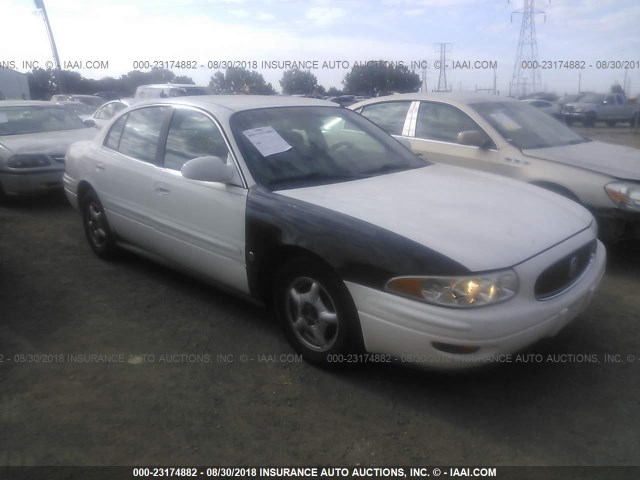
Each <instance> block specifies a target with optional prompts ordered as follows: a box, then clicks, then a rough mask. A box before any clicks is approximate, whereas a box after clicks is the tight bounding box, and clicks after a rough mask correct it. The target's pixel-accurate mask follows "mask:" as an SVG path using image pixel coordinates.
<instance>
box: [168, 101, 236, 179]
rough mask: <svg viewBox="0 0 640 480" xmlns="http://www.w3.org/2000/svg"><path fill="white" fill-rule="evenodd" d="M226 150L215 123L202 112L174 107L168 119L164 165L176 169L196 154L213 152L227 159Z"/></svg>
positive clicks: (201, 154) (196, 155)
mask: <svg viewBox="0 0 640 480" xmlns="http://www.w3.org/2000/svg"><path fill="white" fill-rule="evenodd" d="M228 152H229V150H228V149H227V145H226V144H225V142H224V137H223V136H222V134H221V133H220V130H219V129H218V127H217V126H216V125H215V123H213V122H212V121H211V119H210V118H209V117H207V116H206V115H204V114H203V113H200V112H197V111H194V110H189V109H177V110H176V111H175V112H174V114H173V118H172V119H171V126H170V127H169V134H168V135H167V146H166V149H165V153H164V166H165V168H170V169H172V170H180V169H181V168H182V165H184V164H185V162H187V161H189V160H192V159H194V158H197V157H208V156H215V157H220V158H221V159H222V160H224V161H226V160H227V154H228Z"/></svg>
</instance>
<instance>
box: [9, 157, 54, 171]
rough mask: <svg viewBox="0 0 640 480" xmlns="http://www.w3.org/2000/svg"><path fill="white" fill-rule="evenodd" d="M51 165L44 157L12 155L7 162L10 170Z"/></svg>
mask: <svg viewBox="0 0 640 480" xmlns="http://www.w3.org/2000/svg"><path fill="white" fill-rule="evenodd" d="M47 165H51V161H50V160H49V158H48V157H47V156H46V155H14V156H13V157H11V158H10V159H9V161H8V162H7V166H9V167H11V168H37V167H46V166H47Z"/></svg>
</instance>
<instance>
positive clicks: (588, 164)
mask: <svg viewBox="0 0 640 480" xmlns="http://www.w3.org/2000/svg"><path fill="white" fill-rule="evenodd" d="M349 108H350V109H353V110H355V111H357V112H359V113H361V114H362V115H363V116H365V117H366V118H368V119H370V120H371V121H373V122H375V123H376V124H378V125H379V126H380V127H382V128H384V129H385V130H386V131H387V132H389V133H391V134H392V135H394V136H396V137H397V138H400V139H403V141H404V142H407V143H408V144H409V145H410V148H411V149H412V150H413V151H414V152H415V153H416V154H418V155H422V156H424V158H426V159H427V160H431V161H434V162H438V163H446V164H450V165H456V166H460V167H466V168H472V169H475V170H482V171H485V172H489V173H495V174H499V175H504V176H507V177H511V178H514V179H517V180H522V181H524V182H527V183H530V184H532V185H538V186H540V187H543V188H546V189H547V190H551V191H553V192H556V193H558V194H560V195H563V196H565V197H567V198H570V199H572V200H574V201H576V202H578V203H580V204H582V205H584V206H586V207H587V208H589V209H590V210H591V211H592V212H593V213H594V214H595V215H596V217H597V219H598V224H599V227H600V235H601V238H603V239H605V240H608V241H612V242H613V241H616V240H620V239H622V238H625V237H634V238H640V150H638V149H635V148H631V147H623V146H620V145H613V144H609V143H603V142H597V141H592V140H590V139H588V138H585V137H582V136H580V135H578V134H576V133H574V132H573V131H572V130H571V129H569V128H568V127H567V126H566V125H564V124H562V123H561V122H559V121H556V120H554V119H553V118H550V117H549V116H548V115H545V114H544V113H542V112H540V111H539V110H537V109H536V108H534V107H531V106H530V105H527V103H526V102H521V101H518V100H514V99H509V98H503V97H497V96H487V95H478V94H419V93H416V94H413V93H411V94H403V95H393V96H389V97H383V98H374V99H370V100H365V101H363V102H359V103H356V104H354V105H351V106H349Z"/></svg>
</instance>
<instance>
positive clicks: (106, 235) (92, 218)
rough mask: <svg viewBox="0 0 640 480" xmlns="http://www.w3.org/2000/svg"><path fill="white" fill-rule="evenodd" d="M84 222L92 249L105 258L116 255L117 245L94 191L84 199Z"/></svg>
mask: <svg viewBox="0 0 640 480" xmlns="http://www.w3.org/2000/svg"><path fill="white" fill-rule="evenodd" d="M82 224H83V226H84V232H85V234H86V236H87V240H88V241H89V245H90V246H91V249H92V250H93V251H94V252H95V254H96V255H98V256H99V257H100V258H103V259H105V260H107V259H111V258H113V257H115V255H116V251H117V246H116V242H115V238H114V236H113V233H112V232H111V229H110V228H109V223H108V222H107V216H106V214H105V213H104V208H103V207H102V203H100V200H99V199H98V196H97V195H96V193H95V192H94V191H90V192H89V193H87V194H86V195H85V197H84V198H83V199H82Z"/></svg>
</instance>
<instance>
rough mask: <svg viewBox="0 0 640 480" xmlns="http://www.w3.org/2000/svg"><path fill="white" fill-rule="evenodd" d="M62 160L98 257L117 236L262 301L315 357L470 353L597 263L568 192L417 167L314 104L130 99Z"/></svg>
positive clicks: (411, 359)
mask: <svg viewBox="0 0 640 480" xmlns="http://www.w3.org/2000/svg"><path fill="white" fill-rule="evenodd" d="M66 159H67V165H66V166H67V171H66V174H65V176H64V184H65V191H66V194H67V197H68V198H69V201H70V202H71V204H72V205H73V206H74V207H75V208H76V209H78V210H79V211H80V212H81V215H82V222H83V225H84V229H85V233H86V237H87V240H88V242H89V245H90V246H91V248H92V249H93V250H94V252H95V253H96V254H97V255H99V256H100V257H103V258H109V257H111V256H112V255H113V254H114V253H115V252H116V251H117V248H119V247H123V248H128V249H130V250H132V251H134V252H137V253H140V254H144V255H146V256H149V257H151V258H153V259H155V260H159V261H162V262H164V263H168V264H170V265H174V266H177V267H179V268H181V269H183V270H186V271H189V272H192V273H194V274H197V275H198V276H201V277H204V278H206V279H208V280H210V281H212V282H214V283H216V284H219V285H220V284H221V285H223V286H225V287H226V288H227V289H230V290H232V291H235V292H237V293H239V294H241V295H242V296H245V297H250V298H252V299H254V300H256V301H259V302H264V303H267V304H273V305H274V306H275V311H276V315H277V317H278V318H279V320H280V322H281V323H282V325H283V328H284V331H285V333H286V335H287V338H288V339H289V341H290V342H291V344H292V345H293V347H294V348H295V349H296V350H298V351H299V352H300V353H302V355H303V356H304V358H306V359H307V360H309V361H312V362H317V363H321V364H345V363H349V362H351V361H358V362H367V361H375V362H390V361H400V362H405V363H418V364H422V365H425V364H426V365H430V366H432V367H439V368H456V367H457V368H462V367H471V366H477V365H479V364H482V363H483V362H488V361H491V360H492V359H494V358H497V356H498V355H500V354H503V353H508V352H513V351H517V350H519V349H521V348H524V347H526V346H528V345H530V344H531V343H533V342H535V341H537V340H539V339H541V338H543V337H547V336H551V335H554V334H555V333H557V332H558V331H559V330H560V329H561V328H563V327H564V326H565V325H566V324H567V323H568V322H569V321H571V320H572V319H573V318H575V317H576V316H577V315H579V314H580V313H581V312H582V311H583V310H584V309H585V308H587V306H588V304H589V301H590V299H591V297H592V295H593V293H594V291H595V289H596V287H597V285H598V283H599V282H600V280H601V278H602V275H603V273H604V266H605V258H606V252H605V249H604V247H603V245H602V243H600V242H599V241H598V240H597V239H596V225H595V221H594V219H593V216H592V215H591V214H590V213H589V212H588V211H587V210H586V209H584V208H583V207H581V206H580V205H578V204H576V203H575V202H572V201H570V200H567V199H565V198H563V197H560V196H558V195H555V194H553V193H550V192H547V191H545V190H542V189H540V188H537V187H532V186H529V185H525V184H523V183H521V182H515V181H513V180H510V179H507V178H501V177H499V176H496V175H488V174H485V173H482V172H474V171H472V170H468V169H461V168H456V167H450V166H447V165H440V164H431V163H428V162H426V161H424V160H422V159H420V158H418V157H416V156H415V155H413V154H412V153H411V152H410V151H408V150H407V149H406V148H404V147H403V146H402V145H401V144H400V143H398V142H397V141H395V140H394V139H393V138H392V137H391V136H390V135H388V134H387V133H385V132H384V131H383V130H382V129H380V128H379V127H377V126H375V125H374V124H372V123H371V122H369V121H367V120H366V119H364V118H363V117H361V116H360V115H358V114H356V113H354V112H352V111H350V110H348V109H345V108H342V107H339V106H338V105H336V104H334V103H331V102H326V101H322V100H313V99H307V98H299V97H280V96H266V97H262V96H253V95H235V96H201V97H181V98H175V99H171V100H159V101H155V102H153V101H152V102H144V103H142V104H136V105H134V106H132V107H130V108H129V109H127V110H125V111H123V112H120V113H119V114H118V115H116V117H114V119H113V120H112V121H111V122H110V123H109V124H108V125H106V126H105V128H103V129H102V130H101V131H100V133H99V134H98V136H97V137H96V138H95V139H94V140H93V141H89V142H78V143H75V144H73V145H72V146H71V148H70V149H69V151H68V153H67V157H66ZM114 301H117V299H116V300H114ZM364 352H367V353H364Z"/></svg>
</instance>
